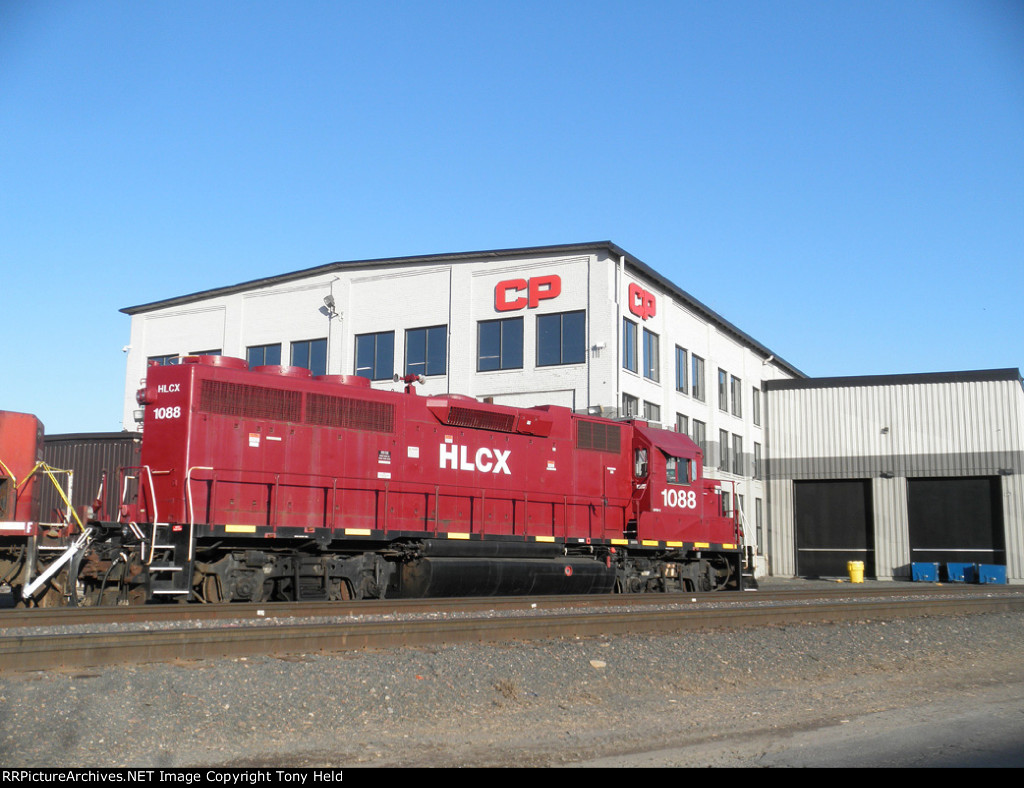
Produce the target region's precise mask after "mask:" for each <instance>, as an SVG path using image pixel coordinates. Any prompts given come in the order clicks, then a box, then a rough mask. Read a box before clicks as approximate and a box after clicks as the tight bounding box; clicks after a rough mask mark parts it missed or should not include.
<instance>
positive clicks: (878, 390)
mask: <svg viewBox="0 0 1024 788" xmlns="http://www.w3.org/2000/svg"><path fill="white" fill-rule="evenodd" d="M802 383H803V382H802ZM807 383H810V381H807ZM872 383H874V381H873V380H872ZM766 408H767V412H768V419H769V421H768V423H769V425H770V427H771V429H770V433H769V440H768V444H769V445H768V447H767V454H768V457H769V459H768V463H767V474H768V480H769V501H770V505H769V512H770V514H771V517H772V521H771V527H772V528H773V533H774V534H775V535H776V536H778V537H780V538H782V539H786V540H790V541H789V543H788V546H786V545H784V544H782V543H780V541H778V540H777V541H776V542H774V548H775V549H776V554H775V555H773V559H774V563H773V566H774V569H775V570H777V571H778V573H779V574H787V573H792V571H793V569H794V568H795V567H790V565H789V562H790V560H791V558H790V556H791V554H792V541H791V540H792V538H793V526H792V523H793V522H794V511H793V504H792V501H793V492H792V486H793V485H792V481H793V480H799V479H858V478H871V479H872V480H873V481H872V490H873V493H874V508H875V513H874V514H875V528H876V541H875V547H876V570H877V572H878V575H879V576H880V577H883V576H893V575H902V574H904V573H905V571H906V567H908V566H909V536H908V515H907V488H906V478H907V477H944V476H999V477H1000V479H1001V482H1002V492H1003V522H1004V525H1005V529H1006V547H1007V555H1008V558H1007V563H1008V566H1007V572H1008V575H1009V577H1011V578H1012V579H1014V580H1018V581H1019V580H1022V579H1024V511H1022V509H1024V481H1022V474H1024V389H1022V388H1021V384H1020V381H1019V380H1006V379H1002V380H949V381H947V382H928V383H913V382H905V381H901V382H899V383H896V384H893V385H884V384H879V385H830V386H825V385H823V386H822V387H820V388H812V387H809V386H808V387H806V388H798V389H781V390H773V389H772V388H771V387H770V385H769V386H768V391H767V392H766ZM780 549H781V551H782V552H778V551H779V550H780ZM787 551H788V552H787Z"/></svg>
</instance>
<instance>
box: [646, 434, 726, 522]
mask: <svg viewBox="0 0 1024 788" xmlns="http://www.w3.org/2000/svg"><path fill="white" fill-rule="evenodd" d="M633 434H634V441H633V496H634V500H635V502H636V507H637V513H638V517H637V534H636V538H638V539H640V540H644V539H651V538H656V537H654V536H653V534H658V535H659V537H660V538H661V539H666V538H667V539H678V540H685V539H686V538H687V536H689V538H690V539H694V538H699V537H700V536H701V535H704V529H703V526H702V520H703V517H704V515H705V514H711V513H713V512H715V511H716V506H715V505H716V504H717V501H718V496H714V500H708V499H709V497H710V496H708V495H706V494H705V492H706V490H705V489H704V488H702V486H701V484H700V483H699V480H700V479H702V478H703V455H702V453H701V450H700V448H698V446H697V444H695V443H694V442H693V441H692V440H690V439H689V438H688V437H687V436H686V435H682V434H679V433H676V432H668V431H667V430H660V429H654V428H652V427H648V426H646V425H644V424H643V423H637V424H635V425H634V432H633ZM731 538H732V535H731V534H730V539H731Z"/></svg>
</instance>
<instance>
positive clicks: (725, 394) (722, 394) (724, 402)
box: [718, 369, 729, 413]
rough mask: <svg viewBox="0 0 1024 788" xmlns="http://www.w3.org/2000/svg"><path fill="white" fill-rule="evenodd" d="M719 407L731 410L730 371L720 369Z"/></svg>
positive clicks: (727, 410) (726, 410)
mask: <svg viewBox="0 0 1024 788" xmlns="http://www.w3.org/2000/svg"><path fill="white" fill-rule="evenodd" d="M718 409H719V410H724V411H725V412H726V413H728V412H729V373H728V372H726V371H725V370H724V369H720V370H718Z"/></svg>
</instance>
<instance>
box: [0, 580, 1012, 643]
mask: <svg viewBox="0 0 1024 788" xmlns="http://www.w3.org/2000/svg"><path fill="white" fill-rule="evenodd" d="M993 594H995V595H999V596H1024V586H1006V585H1000V586H979V585H965V584H956V585H941V586H930V585H925V586H909V585H908V586H899V587H878V586H860V587H858V586H854V585H844V586H840V587H837V588H835V589H823V588H813V589H787V590H772V591H758V592H752V593H748V594H739V593H729V592H711V593H689V592H686V593H671V594H628V595H622V594H591V595H572V596H554V595H552V596H526V597H458V598H430V599H368V600H361V601H356V602H324V601H310V602H267V603H257V602H242V603H238V602H236V603H225V604H205V605H201V604H195V605H183V604H164V605H129V606H123V607H116V606H110V607H77V608H68V607H46V608H9V609H6V610H0V632H2V631H5V630H8V629H11V628H15V627H54V626H76V625H83V626H86V625H97V624H129V623H140V622H149V623H168V622H177V621H221V620H227V619H231V620H234V619H241V620H246V619H257V618H266V619H273V618H311V617H318V616H382V615H407V614H416V613H442V614H452V613H472V612H480V611H487V610H526V609H536V610H544V609H553V608H558V609H561V608H605V607H622V606H629V607H640V608H642V607H661V606H664V605H672V604H694V603H696V604H705V603H709V602H713V603H716V604H717V603H723V602H725V603H730V604H744V603H748V604H749V603H764V602H773V601H778V600H786V599H830V598H836V597H840V598H844V599H846V598H856V597H857V596H870V597H881V598H886V597H891V596H903V597H918V596H922V597H932V596H944V595H955V596H974V595H978V596H986V597H987V596H991V595H993Z"/></svg>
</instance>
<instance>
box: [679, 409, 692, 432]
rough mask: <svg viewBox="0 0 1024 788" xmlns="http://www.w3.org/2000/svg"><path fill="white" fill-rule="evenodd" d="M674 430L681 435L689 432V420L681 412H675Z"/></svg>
mask: <svg viewBox="0 0 1024 788" xmlns="http://www.w3.org/2000/svg"><path fill="white" fill-rule="evenodd" d="M676 432H680V433H682V434H683V435H689V434H690V420H689V419H688V418H686V416H684V415H683V414H682V413H677V414H676Z"/></svg>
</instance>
